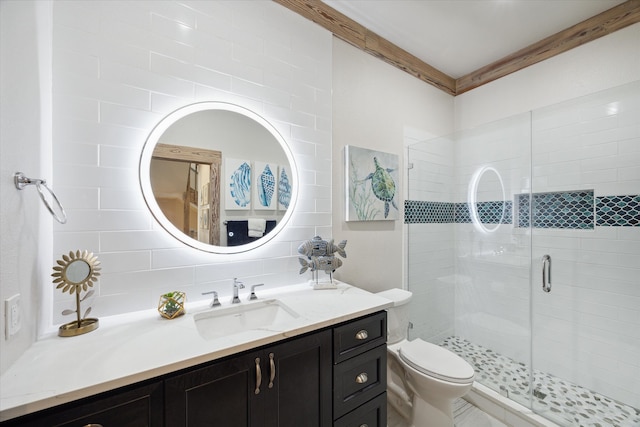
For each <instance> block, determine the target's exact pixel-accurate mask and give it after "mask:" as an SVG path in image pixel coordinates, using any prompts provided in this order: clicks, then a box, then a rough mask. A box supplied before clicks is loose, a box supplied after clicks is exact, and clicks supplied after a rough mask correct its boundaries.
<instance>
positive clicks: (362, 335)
mask: <svg viewBox="0 0 640 427" xmlns="http://www.w3.org/2000/svg"><path fill="white" fill-rule="evenodd" d="M367 338H369V333H368V332H367V330H366V329H362V330H360V331H358V333H356V339H357V340H366V339H367Z"/></svg>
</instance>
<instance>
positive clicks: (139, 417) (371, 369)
mask: <svg viewBox="0 0 640 427" xmlns="http://www.w3.org/2000/svg"><path fill="white" fill-rule="evenodd" d="M284 289H286V290H284V291H282V292H281V293H277V291H275V290H274V291H270V292H271V294H270V295H267V294H269V292H265V295H266V297H267V298H277V301H278V302H279V303H282V304H283V305H284V304H286V307H287V308H289V309H291V312H292V313H295V314H297V316H295V317H294V318H292V319H287V320H286V321H283V322H282V323H280V324H274V325H270V326H269V328H264V329H252V330H247V331H241V332H237V333H233V334H231V335H227V336H220V337H215V338H211V337H209V338H205V337H204V335H202V334H200V333H198V331H197V328H196V327H195V322H196V321H195V320H194V319H198V318H199V317H198V316H200V317H202V313H205V314H206V313H209V312H210V310H215V308H214V309H210V308H208V307H207V306H206V305H205V306H204V307H202V306H200V307H195V308H190V309H189V311H188V314H187V315H185V316H182V317H181V318H180V319H175V320H171V321H166V320H164V321H162V320H159V319H158V318H157V314H156V315H153V314H151V313H148V314H147V315H146V316H145V314H142V313H141V314H139V316H140V317H141V318H139V319H134V320H133V321H132V322H131V323H120V324H109V322H103V325H102V326H101V328H100V329H98V330H96V331H94V332H93V333H92V334H87V335H86V336H83V337H74V338H72V339H69V338H60V337H50V338H47V339H45V340H41V341H38V342H37V343H35V344H34V346H33V348H32V349H30V350H28V351H27V353H26V354H25V355H24V357H23V358H22V359H21V360H19V361H18V362H17V363H16V364H15V365H14V366H12V367H11V368H10V369H9V371H8V372H7V373H5V374H4V375H3V376H2V378H1V381H2V396H1V397H2V399H1V400H0V402H1V404H2V407H1V412H0V416H1V417H2V418H1V419H2V420H3V421H4V422H3V423H2V425H3V426H5V425H6V426H14V425H20V426H30V425H34V426H36V425H37V426H46V425H62V426H85V425H87V424H91V423H93V424H99V425H103V426H110V425H117V426H140V425H149V426H163V425H165V426H171V427H174V426H198V425H211V424H212V423H213V424H214V425H224V426H230V427H231V426H281V427H284V426H300V425H304V426H331V425H333V426H339V427H347V426H361V425H367V426H369V427H373V426H383V425H386V331H387V329H386V312H385V311H384V309H385V308H387V307H388V306H389V304H390V302H389V301H388V300H386V299H384V298H381V297H378V296H376V295H373V294H370V293H368V292H365V291H362V290H360V289H358V288H354V287H351V286H348V285H346V284H340V285H339V287H338V289H335V290H322V291H313V290H312V289H310V288H309V286H308V285H306V284H305V285H300V286H294V287H290V288H284ZM242 304H246V307H251V306H250V304H251V302H246V303H242ZM220 313H223V312H220ZM147 316H151V318H148V317H147ZM105 323H106V325H105ZM136 325H137V326H138V327H135V326H136ZM160 337H163V339H161V340H159V338H160ZM98 343H101V344H98ZM69 347H71V348H69ZM91 349H92V351H91ZM88 350H89V351H91V355H87V354H86V351H88ZM73 354H76V355H77V356H78V357H77V358H76V359H73V358H72V357H70V356H71V355H73ZM58 357H60V359H58ZM87 359H89V360H87ZM109 372H111V375H109ZM29 388H31V390H28V389H29Z"/></svg>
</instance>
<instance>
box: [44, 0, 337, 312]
mask: <svg viewBox="0 0 640 427" xmlns="http://www.w3.org/2000/svg"><path fill="white" fill-rule="evenodd" d="M52 9H53V60H52V62H53V85H52V87H53V99H52V102H53V105H54V109H53V111H54V117H53V120H54V122H53V126H52V127H53V153H55V154H54V158H53V177H52V178H53V181H54V182H55V184H56V185H55V187H56V191H57V192H59V194H61V195H65V198H64V199H65V200H66V199H67V198H68V199H69V200H70V202H69V206H68V209H67V210H68V212H67V213H68V215H69V221H68V223H67V224H66V225H65V226H64V227H63V228H62V227H56V228H54V236H53V240H54V248H65V247H66V248H67V249H65V250H64V251H68V250H70V249H77V247H76V246H77V245H76V244H73V242H74V241H77V242H80V243H82V242H85V243H91V244H90V245H86V246H87V247H86V249H88V250H90V251H92V252H94V253H95V254H96V255H98V257H100V258H101V259H103V270H102V272H103V275H102V276H101V281H100V284H99V285H100V293H99V296H98V297H96V301H95V302H94V304H93V307H94V312H95V314H96V315H97V316H98V317H102V316H107V315H113V314H120V313H122V312H127V311H133V310H141V309H148V308H150V307H153V304H155V303H156V302H157V299H156V298H157V295H159V294H161V293H163V292H165V291H166V289H174V288H176V287H179V286H184V287H185V288H188V287H189V286H196V285H195V284H194V283H193V280H194V273H193V272H194V269H195V268H196V265H197V267H198V268H205V267H210V269H209V270H208V272H209V280H210V283H209V284H208V285H205V284H202V283H201V284H199V285H198V286H209V287H210V289H206V290H218V291H219V292H220V293H221V294H224V293H228V292H229V291H228V289H227V283H226V281H228V280H230V279H231V278H233V277H234V276H235V275H237V271H239V270H235V272H230V270H231V269H230V268H227V265H228V264H229V263H228V258H227V259H225V258H222V257H220V256H216V255H213V254H205V253H200V252H199V251H196V250H192V249H190V248H184V247H182V245H180V244H178V243H177V241H176V240H175V239H173V238H171V237H170V236H167V233H166V232H164V230H162V229H161V228H160V227H159V226H158V225H157V223H156V222H155V220H154V219H153V217H152V216H151V215H150V213H149V212H148V210H147V208H146V204H145V203H144V200H143V199H142V197H141V194H140V192H139V190H137V191H133V190H134V187H135V188H136V189H137V188H138V185H137V184H135V183H137V182H138V170H137V169H138V167H137V163H138V158H139V154H140V152H141V149H142V146H143V144H144V142H145V140H146V138H147V136H148V134H149V132H150V131H151V129H152V128H153V126H154V125H155V124H156V123H157V122H158V121H159V120H160V119H161V118H162V117H164V116H165V115H166V114H168V113H169V112H171V111H173V110H175V109H176V108H179V107H181V106H184V105H186V104H189V103H193V102H198V101H205V100H206V101H209V100H214V99H215V100H220V101H226V102H230V103H238V104H242V105H244V106H249V108H251V109H252V110H254V111H256V112H257V113H258V114H260V115H262V116H263V117H265V118H267V119H268V120H269V121H270V122H272V123H273V125H274V126H275V127H276V128H277V129H278V131H279V132H280V133H281V134H282V135H283V136H284V137H285V139H287V141H288V142H289V143H290V146H291V149H292V151H293V152H294V155H295V157H296V161H297V166H298V169H299V172H300V182H299V183H300V188H301V189H302V191H300V196H299V204H300V206H301V207H303V208H302V209H301V210H299V211H297V212H296V214H295V215H294V216H293V217H292V218H291V222H290V224H291V225H290V227H289V228H288V230H287V231H286V232H285V233H283V234H281V235H279V236H277V237H276V241H275V242H273V245H271V246H270V250H269V251H266V250H262V248H259V249H258V250H257V251H254V252H252V253H251V254H243V255H239V256H237V257H234V260H235V261H238V262H247V263H249V264H250V265H251V269H247V271H251V272H252V274H253V273H254V272H259V273H256V275H259V274H269V277H276V278H278V280H280V282H279V283H281V284H282V285H288V284H292V283H296V282H298V281H299V275H298V270H299V266H298V265H297V253H296V252H295V249H296V248H297V245H298V243H299V241H300V240H301V239H302V237H301V236H304V238H308V237H309V236H313V235H314V234H316V233H319V232H322V231H323V230H330V229H331V221H332V219H331V214H330V208H329V209H328V208H327V206H328V205H330V197H329V196H330V194H331V180H330V179H328V178H329V177H330V176H331V96H330V94H331V75H332V73H331V54H332V52H331V51H332V42H331V35H330V33H328V32H326V31H325V30H323V29H321V28H319V27H317V26H315V25H314V24H313V23H310V22H308V21H306V20H304V19H303V18H301V17H299V16H298V15H296V14H294V13H291V12H288V11H284V10H283V9H282V7H280V6H279V5H277V4H275V3H272V2H250V3H247V2H199V1H187V2H165V1H161V0H157V1H145V2H140V1H134V2H120V3H118V4H117V6H114V4H113V2H111V1H93V2H91V4H89V3H87V2H54V4H53V7H52ZM316 177H320V178H321V179H316ZM323 177H324V178H323ZM134 184H135V185H134ZM325 234H326V233H325ZM69 246H71V247H69ZM83 249H84V248H83ZM127 254H131V255H132V258H131V260H129V259H128V258H127ZM123 257H124V258H123ZM125 258H127V261H125V262H120V261H121V260H123V259H125ZM287 259H291V260H292V262H286V261H282V260H287ZM134 260H136V262H134ZM137 261H139V264H140V268H139V269H138V270H136V269H135V264H136V263H137ZM113 263H117V265H114V264H113ZM120 264H122V265H120ZM234 267H236V268H237V267H240V268H242V267H243V265H237V264H236V265H234ZM258 280H260V279H259V278H256V281H258ZM265 282H266V280H265ZM218 287H219V288H218ZM194 289H195V288H194ZM119 292H122V296H120V297H119V298H114V297H111V296H113V295H116V294H117V293H119ZM193 295H194V298H197V295H199V292H195V293H193ZM62 297H63V295H62V293H59V292H55V293H53V299H54V304H58V305H60V304H59V301H60V300H61V298H62ZM123 297H126V298H125V299H126V300H127V304H121V303H120V301H122V299H123ZM57 313H59V311H57ZM62 321H63V319H62V318H61V317H60V316H59V315H57V314H56V315H55V318H54V319H52V320H51V323H52V324H58V323H60V322H62Z"/></svg>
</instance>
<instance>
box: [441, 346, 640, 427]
mask: <svg viewBox="0 0 640 427" xmlns="http://www.w3.org/2000/svg"><path fill="white" fill-rule="evenodd" d="M440 345H441V346H442V347H445V348H447V349H449V350H451V351H453V352H455V353H457V354H458V355H459V356H460V357H462V358H463V359H465V360H466V361H467V362H469V363H470V364H472V365H473V367H474V368H475V370H476V380H479V381H480V382H481V383H483V384H485V385H487V386H489V387H491V388H493V389H494V390H500V391H501V392H502V394H506V393H508V396H509V397H510V398H512V399H514V400H519V401H520V403H522V400H524V399H528V394H529V381H530V378H529V368H528V367H527V366H526V365H525V364H523V363H519V362H516V361H514V360H512V359H510V358H508V357H506V356H503V355H500V354H498V353H496V352H494V351H493V350H490V349H487V348H484V347H482V346H479V345H476V344H473V343H471V342H469V341H467V340H465V339H463V338H458V337H449V338H447V339H445V340H444V341H443V342H442V343H441V344H440ZM533 378H534V391H533V399H535V401H534V407H535V408H536V409H538V408H540V409H541V410H542V411H544V412H545V415H546V416H548V417H549V418H550V419H552V421H554V422H557V423H560V424H562V425H570V426H576V427H577V426H580V427H583V426H584V427H610V426H614V427H631V426H636V427H638V426H640V410H638V409H635V408H633V407H631V406H628V405H625V404H623V403H620V402H617V401H615V400H612V399H610V398H608V397H605V396H603V395H601V394H598V393H596V392H594V391H591V390H587V389H586V388H584V387H581V386H578V385H575V384H572V383H570V382H568V381H565V380H562V379H560V378H556V377H553V376H551V375H549V374H546V373H544V372H540V371H536V370H534V371H533ZM517 396H520V399H518V398H517Z"/></svg>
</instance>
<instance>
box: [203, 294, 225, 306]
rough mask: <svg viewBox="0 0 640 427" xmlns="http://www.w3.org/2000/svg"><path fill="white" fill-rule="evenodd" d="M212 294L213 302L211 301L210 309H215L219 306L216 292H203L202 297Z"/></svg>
mask: <svg viewBox="0 0 640 427" xmlns="http://www.w3.org/2000/svg"><path fill="white" fill-rule="evenodd" d="M211 294H213V301H211V307H217V306H219V305H222V304H220V301H219V300H218V292H216V291H211V292H203V293H202V295H211Z"/></svg>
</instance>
